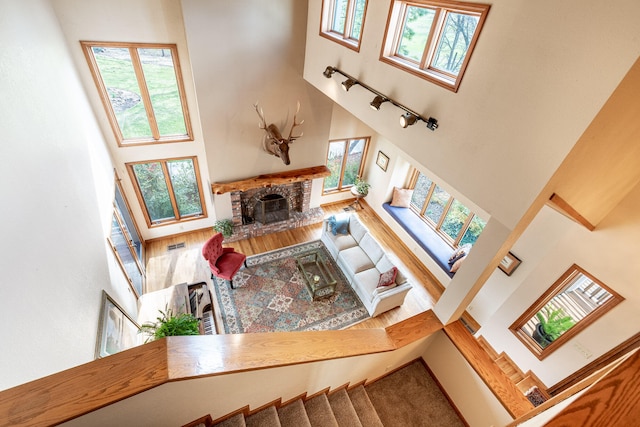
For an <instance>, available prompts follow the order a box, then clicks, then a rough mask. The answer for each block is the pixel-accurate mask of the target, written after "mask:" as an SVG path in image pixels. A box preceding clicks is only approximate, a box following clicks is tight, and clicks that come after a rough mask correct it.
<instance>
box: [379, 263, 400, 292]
mask: <svg viewBox="0 0 640 427" xmlns="http://www.w3.org/2000/svg"><path fill="white" fill-rule="evenodd" d="M397 274H398V269H397V268H396V267H391V268H390V269H389V270H387V271H385V272H384V273H382V274H381V275H380V279H379V280H378V288H384V287H387V286H391V285H395V284H396V275H397Z"/></svg>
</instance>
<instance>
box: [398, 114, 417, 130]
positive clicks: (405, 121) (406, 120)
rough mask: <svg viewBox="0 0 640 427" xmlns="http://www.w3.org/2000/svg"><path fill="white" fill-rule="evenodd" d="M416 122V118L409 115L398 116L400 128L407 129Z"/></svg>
mask: <svg viewBox="0 0 640 427" xmlns="http://www.w3.org/2000/svg"><path fill="white" fill-rule="evenodd" d="M417 121H418V118H417V117H416V116H415V115H414V114H411V113H404V114H403V115H401V116H400V126H402V127H403V128H407V127H409V126H411V125H412V124H414V123H415V122H417Z"/></svg>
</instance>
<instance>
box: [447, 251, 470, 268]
mask: <svg viewBox="0 0 640 427" xmlns="http://www.w3.org/2000/svg"><path fill="white" fill-rule="evenodd" d="M465 256H467V253H466V252H465V251H463V250H462V249H459V250H457V251H455V252H454V253H453V255H451V257H450V258H449V265H453V264H455V263H456V261H458V260H459V259H460V258H462V257H465Z"/></svg>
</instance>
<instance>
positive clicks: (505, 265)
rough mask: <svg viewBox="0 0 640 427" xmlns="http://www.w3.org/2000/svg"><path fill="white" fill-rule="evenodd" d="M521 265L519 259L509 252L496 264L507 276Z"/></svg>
mask: <svg viewBox="0 0 640 427" xmlns="http://www.w3.org/2000/svg"><path fill="white" fill-rule="evenodd" d="M521 263H522V261H520V258H518V257H517V256H515V255H514V254H512V253H511V252H509V253H508V254H507V255H506V256H505V257H504V258H503V259H502V261H500V264H498V268H500V270H502V271H503V272H504V273H505V274H506V275H507V276H511V274H513V272H514V271H516V268H518V266H519V265H520V264H521Z"/></svg>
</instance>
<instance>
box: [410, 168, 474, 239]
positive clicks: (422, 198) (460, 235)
mask: <svg viewBox="0 0 640 427" xmlns="http://www.w3.org/2000/svg"><path fill="white" fill-rule="evenodd" d="M409 187H410V188H413V196H412V198H411V208H412V209H413V210H414V212H416V213H417V214H418V215H420V217H421V218H423V219H424V220H425V221H426V222H427V223H428V224H429V225H430V226H432V227H433V228H435V230H436V231H437V232H438V233H439V234H440V236H441V237H442V238H443V239H444V240H446V241H447V242H448V243H449V244H450V245H452V246H454V247H456V246H460V245H463V244H467V243H469V244H471V245H473V244H474V243H475V242H476V240H478V237H479V236H480V233H482V230H483V229H484V226H485V225H486V222H485V221H484V220H483V219H482V218H480V217H479V216H477V215H476V214H474V213H473V212H471V210H470V209H469V208H467V207H466V206H465V205H463V204H462V203H460V201H459V200H456V199H455V198H453V197H452V196H451V195H450V194H449V193H448V192H447V191H446V190H444V189H443V188H442V187H440V186H439V185H438V184H436V183H435V182H433V181H432V180H431V179H429V178H428V177H427V176H426V175H423V174H422V173H420V172H418V171H414V173H413V177H412V179H411V184H410V185H409Z"/></svg>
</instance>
